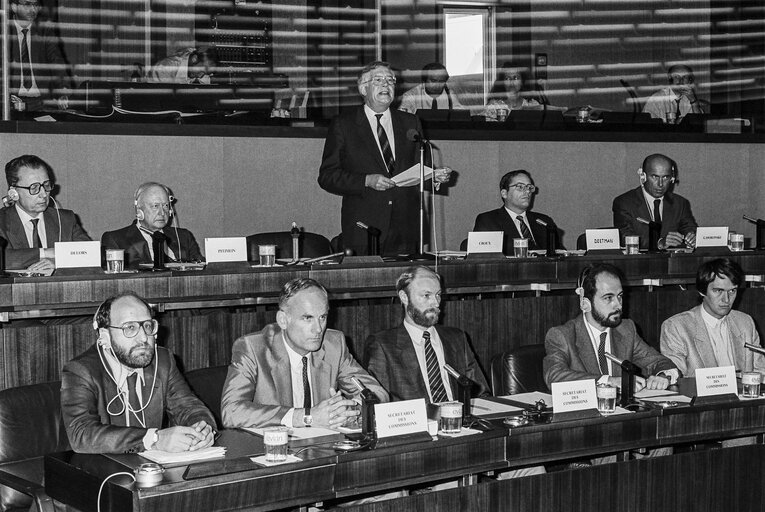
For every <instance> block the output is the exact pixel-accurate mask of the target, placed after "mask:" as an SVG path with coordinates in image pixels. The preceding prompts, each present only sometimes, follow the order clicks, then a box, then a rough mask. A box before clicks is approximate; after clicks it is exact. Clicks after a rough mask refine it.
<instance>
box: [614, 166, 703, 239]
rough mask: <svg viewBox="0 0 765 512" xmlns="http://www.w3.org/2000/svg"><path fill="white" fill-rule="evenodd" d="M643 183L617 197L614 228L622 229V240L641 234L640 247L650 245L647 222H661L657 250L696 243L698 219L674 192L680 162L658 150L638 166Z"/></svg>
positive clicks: (685, 201) (689, 206)
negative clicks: (677, 162)
mask: <svg viewBox="0 0 765 512" xmlns="http://www.w3.org/2000/svg"><path fill="white" fill-rule="evenodd" d="M638 177H639V179H640V186H638V187H637V188H635V189H632V190H630V191H628V192H625V193H624V194H622V195H620V196H618V197H616V198H615V199H614V202H613V205H612V210H613V214H614V227H616V228H619V234H620V235H621V238H622V241H624V237H625V236H629V235H637V236H639V237H640V247H641V248H642V249H647V248H648V234H649V231H648V225H647V224H646V223H645V222H641V221H639V220H638V218H640V219H643V220H645V221H649V220H650V221H653V222H657V223H659V224H661V233H660V235H659V240H658V249H660V250H664V249H666V248H668V247H678V246H681V245H686V246H688V247H694V246H695V245H696V227H697V224H696V219H694V218H693V212H692V211H691V203H690V202H689V201H688V200H687V199H686V198H684V197H683V196H681V195H679V194H675V193H673V188H674V185H675V183H676V182H677V164H676V163H675V161H674V160H672V159H671V158H669V157H668V156H665V155H662V154H659V153H655V154H653V155H648V156H647V157H646V158H645V160H643V165H642V166H641V167H640V168H639V169H638Z"/></svg>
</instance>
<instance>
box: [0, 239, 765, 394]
mask: <svg viewBox="0 0 765 512" xmlns="http://www.w3.org/2000/svg"><path fill="white" fill-rule="evenodd" d="M732 257H733V258H734V259H736V260H738V261H739V262H740V264H741V265H742V267H743V268H744V270H745V271H746V273H747V274H748V275H751V276H752V279H754V280H762V279H763V275H765V252H751V251H750V252H744V253H739V254H736V255H732ZM708 258H710V256H699V255H695V254H694V255H666V254H663V255H647V254H643V255H636V256H609V257H602V256H584V257H576V256H571V257H566V258H560V259H548V258H529V259H524V260H515V259H500V260H487V261H478V262H476V261H445V262H441V263H439V265H438V267H437V270H438V272H439V273H441V275H442V276H443V284H444V287H445V292H446V294H445V296H444V301H443V303H442V307H441V309H442V323H443V324H445V325H449V326H453V327H458V328H460V329H463V330H464V331H466V332H467V333H468V334H469V335H470V337H471V339H472V342H473V346H474V348H475V351H476V354H477V356H478V360H479V362H480V363H481V364H482V365H483V367H484V369H488V367H489V364H490V360H491V357H492V356H494V355H495V354H497V353H499V352H502V351H506V350H510V349H512V348H515V347H518V346H521V345H528V344H534V343H542V342H543V340H544V336H545V333H546V332H547V330H548V329H549V328H550V327H553V326H555V325H560V324H562V323H564V322H565V321H567V320H568V319H570V318H573V317H574V316H576V315H577V314H579V309H578V300H577V297H576V296H575V294H574V293H573V290H574V288H576V280H577V278H578V276H579V273H580V271H581V269H582V268H583V267H584V266H585V265H587V264H590V263H592V262H594V261H603V260H605V261H610V262H612V263H614V264H615V265H617V266H618V267H620V268H621V269H622V270H623V271H624V272H625V274H626V277H627V280H628V284H629V285H630V289H629V292H630V293H629V297H628V300H627V303H626V313H627V315H626V316H627V317H628V318H631V319H632V320H634V321H635V323H636V324H637V325H638V328H639V329H641V331H642V335H643V337H644V338H645V339H646V341H647V342H648V343H649V344H652V345H654V346H658V335H659V329H660V327H661V322H662V321H663V320H664V319H666V318H668V317H669V316H671V315H672V314H675V313H678V312H680V311H683V310H685V309H689V308H690V307H692V306H694V305H695V304H697V303H698V295H697V294H696V293H695V291H694V290H693V286H692V285H693V283H694V275H695V272H696V268H697V267H698V265H699V264H700V263H701V262H702V261H704V260H705V259H708ZM410 265H411V263H407V262H397V263H385V264H379V265H375V264H373V265H355V266H352V265H349V266H340V265H312V266H310V267H303V266H300V267H298V266H291V267H279V268H274V269H262V268H251V267H250V266H249V265H246V264H242V265H239V266H222V267H216V266H214V265H211V266H210V267H208V268H207V269H205V270H203V271H189V272H177V271H176V272H170V271H168V272H146V273H141V274H123V275H119V276H112V275H106V274H103V273H102V272H100V271H95V272H94V271H90V272H89V273H85V274H77V275H54V276H52V277H35V278H31V277H19V278H5V279H0V320H5V321H7V323H4V324H3V326H2V329H0V342H1V343H0V389H4V388H8V387H13V386H19V385H23V384H32V383H35V382H44V381H50V380H59V379H60V373H61V368H62V367H63V365H64V364H65V363H66V362H67V361H68V360H69V359H71V358H73V357H74V356H76V355H77V354H79V353H81V352H83V351H84V350H86V349H87V348H88V347H89V346H90V345H91V344H92V343H93V342H94V340H95V337H94V335H93V331H92V328H91V326H90V322H89V321H81V322H80V323H75V324H67V325H60V324H59V323H58V320H59V319H66V318H67V317H70V316H72V315H92V314H93V313H94V312H95V310H96V307H97V306H98V304H100V303H101V302H102V301H103V300H104V299H105V298H107V297H109V296H111V295H114V294H117V293H120V292H123V291H127V290H131V291H134V292H135V293H137V294H138V295H140V296H142V297H145V298H146V299H147V300H148V301H149V302H151V303H153V304H156V307H157V310H158V311H159V312H160V315H159V320H160V325H161V330H160V334H159V342H160V344H162V345H164V346H166V347H167V348H169V349H170V350H172V351H173V352H174V353H175V354H176V355H177V356H178V357H179V359H180V362H181V364H182V366H183V367H184V369H185V370H193V369H196V368H203V367H208V366H217V365H224V364H228V363H229V362H230V358H231V345H232V344H233V342H234V340H235V339H236V338H238V337H239V336H242V335H244V334H247V333H249V332H253V331H256V330H260V329H262V328H263V326H264V325H265V324H267V323H269V322H274V321H275V315H276V305H275V304H276V300H277V296H278V293H279V289H280V287H281V285H282V284H283V283H284V282H286V281H287V280H289V279H292V278H295V277H312V278H314V279H317V280H319V281H320V282H322V283H323V284H324V285H325V286H327V288H328V289H329V290H330V294H331V297H330V298H331V302H332V304H331V305H332V309H331V313H330V321H329V326H330V327H331V328H335V329H339V330H341V331H343V332H344V333H345V335H346V337H347V339H348V343H349V345H350V347H351V350H352V351H354V353H355V355H356V356H357V358H359V359H362V356H363V350H364V340H365V339H366V337H367V336H368V335H369V334H370V333H373V332H377V331H379V330H382V329H388V328H390V327H393V326H395V325H396V324H397V323H399V322H400V320H401V306H400V305H399V304H398V301H397V300H396V299H395V295H396V293H395V282H396V279H397V277H398V276H399V275H400V274H401V272H402V271H403V270H404V269H405V268H407V267H408V266H410ZM740 295H741V297H740V299H739V302H738V304H737V308H738V309H740V310H742V311H744V312H746V313H748V314H750V315H752V316H753V317H754V319H755V320H756V321H757V322H758V324H759V325H765V289H763V288H749V289H747V290H746V291H745V292H744V293H742V294H740ZM37 319H44V320H48V321H49V322H48V323H47V324H46V325H31V326H30V325H28V324H29V321H30V320H37Z"/></svg>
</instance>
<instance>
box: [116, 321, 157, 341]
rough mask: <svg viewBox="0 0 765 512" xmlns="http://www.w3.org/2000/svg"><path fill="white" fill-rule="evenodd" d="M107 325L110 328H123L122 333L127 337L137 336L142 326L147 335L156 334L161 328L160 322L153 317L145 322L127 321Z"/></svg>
mask: <svg viewBox="0 0 765 512" xmlns="http://www.w3.org/2000/svg"><path fill="white" fill-rule="evenodd" d="M106 327H108V328H110V329H122V334H124V335H125V337H126V338H135V337H136V335H137V334H138V331H139V330H140V329H141V328H143V332H145V333H146V336H154V335H155V334H157V331H158V330H159V322H157V321H156V320H154V319H152V320H144V321H143V322H135V321H133V322H125V323H124V324H122V325H120V326H117V325H107V326H106Z"/></svg>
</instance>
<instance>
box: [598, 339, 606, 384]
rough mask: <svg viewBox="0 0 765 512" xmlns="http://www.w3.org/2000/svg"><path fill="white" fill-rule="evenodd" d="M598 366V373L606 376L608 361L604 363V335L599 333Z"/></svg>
mask: <svg viewBox="0 0 765 512" xmlns="http://www.w3.org/2000/svg"><path fill="white" fill-rule="evenodd" d="M598 364H599V365H600V373H602V374H603V375H608V361H606V333H605V332H602V333H600V345H598Z"/></svg>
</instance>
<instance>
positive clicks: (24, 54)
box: [21, 28, 32, 88]
mask: <svg viewBox="0 0 765 512" xmlns="http://www.w3.org/2000/svg"><path fill="white" fill-rule="evenodd" d="M27 32H29V29H28V28H23V29H21V34H22V36H21V86H22V87H25V88H29V87H31V86H32V76H31V75H32V73H31V70H32V61H30V60H29V44H28V42H27ZM27 81H29V84H27Z"/></svg>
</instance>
